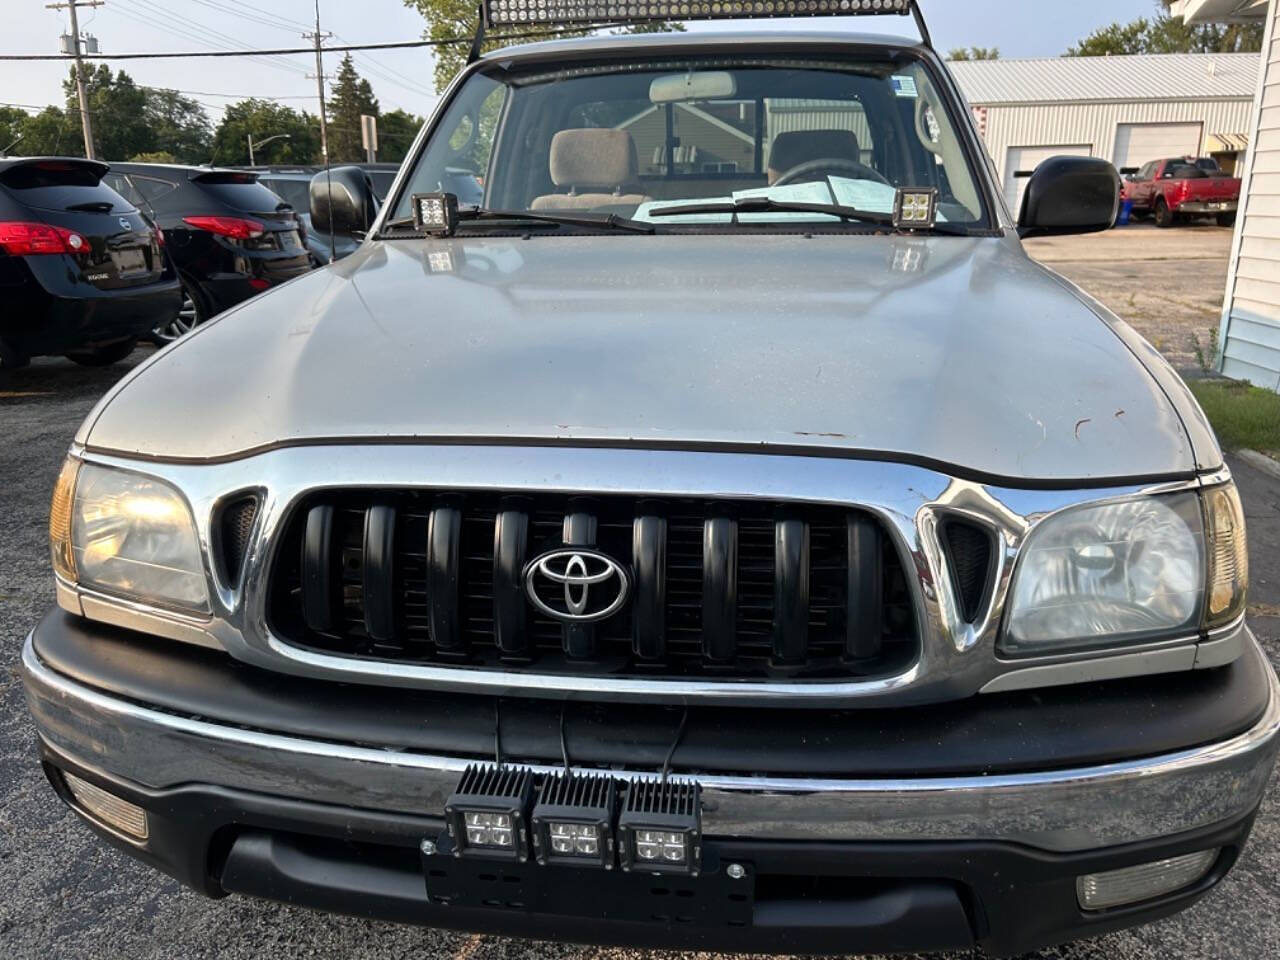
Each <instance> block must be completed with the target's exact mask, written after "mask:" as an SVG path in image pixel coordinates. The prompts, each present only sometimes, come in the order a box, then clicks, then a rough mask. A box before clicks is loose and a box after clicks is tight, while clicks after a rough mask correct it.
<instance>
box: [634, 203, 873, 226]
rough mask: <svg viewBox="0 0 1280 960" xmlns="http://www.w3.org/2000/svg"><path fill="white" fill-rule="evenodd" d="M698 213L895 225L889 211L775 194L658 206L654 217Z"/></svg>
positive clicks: (653, 212)
mask: <svg viewBox="0 0 1280 960" xmlns="http://www.w3.org/2000/svg"><path fill="white" fill-rule="evenodd" d="M697 213H732V214H733V215H734V216H735V217H736V216H737V215H738V214H740V213H822V214H826V215H827V216H830V217H839V218H840V219H841V220H856V221H857V222H859V223H876V224H884V225H886V226H892V225H893V217H892V216H890V215H889V214H887V213H876V212H874V211H871V210H859V209H857V208H856V207H845V206H841V205H840V204H836V203H804V202H802V201H799V200H774V199H773V198H772V197H740V198H738V199H737V200H708V201H707V202H706V203H689V204H683V205H679V206H670V207H655V208H654V209H652V210H650V211H649V216H651V217H678V216H681V215H682V214H697Z"/></svg>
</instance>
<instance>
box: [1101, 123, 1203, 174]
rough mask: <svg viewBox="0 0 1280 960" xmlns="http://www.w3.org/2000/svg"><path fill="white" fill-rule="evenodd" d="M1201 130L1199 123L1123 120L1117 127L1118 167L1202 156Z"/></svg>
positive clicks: (1139, 165) (1119, 168)
mask: <svg viewBox="0 0 1280 960" xmlns="http://www.w3.org/2000/svg"><path fill="white" fill-rule="evenodd" d="M1201 132H1202V130H1201V125H1200V124H1198V123H1122V124H1120V126H1119V127H1118V128H1117V129H1116V157H1115V164H1116V169H1117V170H1123V169H1124V168H1125V167H1141V166H1143V165H1144V164H1147V163H1150V162H1151V161H1152V160H1163V159H1164V158H1165V157H1187V156H1190V157H1195V156H1199V154H1200V134H1201Z"/></svg>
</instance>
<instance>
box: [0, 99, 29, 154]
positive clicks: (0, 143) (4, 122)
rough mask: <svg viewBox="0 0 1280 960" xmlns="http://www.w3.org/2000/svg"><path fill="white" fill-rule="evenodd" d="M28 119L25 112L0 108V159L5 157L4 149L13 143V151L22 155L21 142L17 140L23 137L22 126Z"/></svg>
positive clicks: (18, 109)
mask: <svg viewBox="0 0 1280 960" xmlns="http://www.w3.org/2000/svg"><path fill="white" fill-rule="evenodd" d="M29 119H30V117H28V115H27V111H25V110H22V109H20V108H18V107H0V157H3V156H4V155H5V153H4V151H5V148H6V147H8V146H9V145H10V144H11V143H13V144H14V145H13V149H14V150H17V151H18V153H19V154H21V153H23V152H24V151H23V149H22V142H21V141H20V140H19V141H18V142H17V143H14V141H15V140H18V138H19V137H21V136H23V135H24V129H23V128H24V126H25V124H26V122H27V120H29Z"/></svg>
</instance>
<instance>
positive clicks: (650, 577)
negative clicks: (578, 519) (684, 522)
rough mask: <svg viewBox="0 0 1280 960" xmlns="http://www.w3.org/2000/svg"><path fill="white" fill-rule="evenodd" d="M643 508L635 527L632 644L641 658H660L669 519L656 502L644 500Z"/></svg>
mask: <svg viewBox="0 0 1280 960" xmlns="http://www.w3.org/2000/svg"><path fill="white" fill-rule="evenodd" d="M640 510H641V516H638V517H636V519H635V522H634V525H633V529H632V545H631V572H632V579H633V580H634V594H635V599H634V600H633V601H632V602H633V603H634V605H635V612H634V614H633V615H632V619H631V638H632V644H631V646H632V649H633V650H634V651H635V654H636V656H637V657H639V658H640V659H642V660H659V659H661V658H662V656H663V655H664V654H665V653H666V649H667V623H666V610H665V607H666V602H667V591H666V577H667V521H666V518H665V517H662V516H658V515H657V511H656V510H655V509H654V508H653V505H652V504H641V505H640Z"/></svg>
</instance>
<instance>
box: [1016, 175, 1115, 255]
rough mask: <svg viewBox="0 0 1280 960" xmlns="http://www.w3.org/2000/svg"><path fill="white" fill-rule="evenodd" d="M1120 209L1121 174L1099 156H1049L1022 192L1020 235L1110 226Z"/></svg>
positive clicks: (1080, 231)
mask: <svg viewBox="0 0 1280 960" xmlns="http://www.w3.org/2000/svg"><path fill="white" fill-rule="evenodd" d="M1119 212H1120V174H1118V173H1116V168H1115V167H1113V166H1112V165H1111V164H1110V163H1108V162H1107V161H1106V160H1100V159H1098V158H1096V157H1050V158H1049V159H1048V160H1046V161H1044V162H1043V163H1042V164H1040V166H1038V167H1036V171H1035V173H1033V174H1032V175H1031V179H1030V181H1028V183H1027V190H1026V193H1024V194H1023V196H1022V213H1021V215H1020V216H1019V217H1018V236H1021V237H1027V236H1032V235H1034V234H1052V233H1093V232H1095V231H1098V230H1110V229H1111V228H1112V227H1114V226H1115V223H1116V215H1117V214H1118V213H1119Z"/></svg>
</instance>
